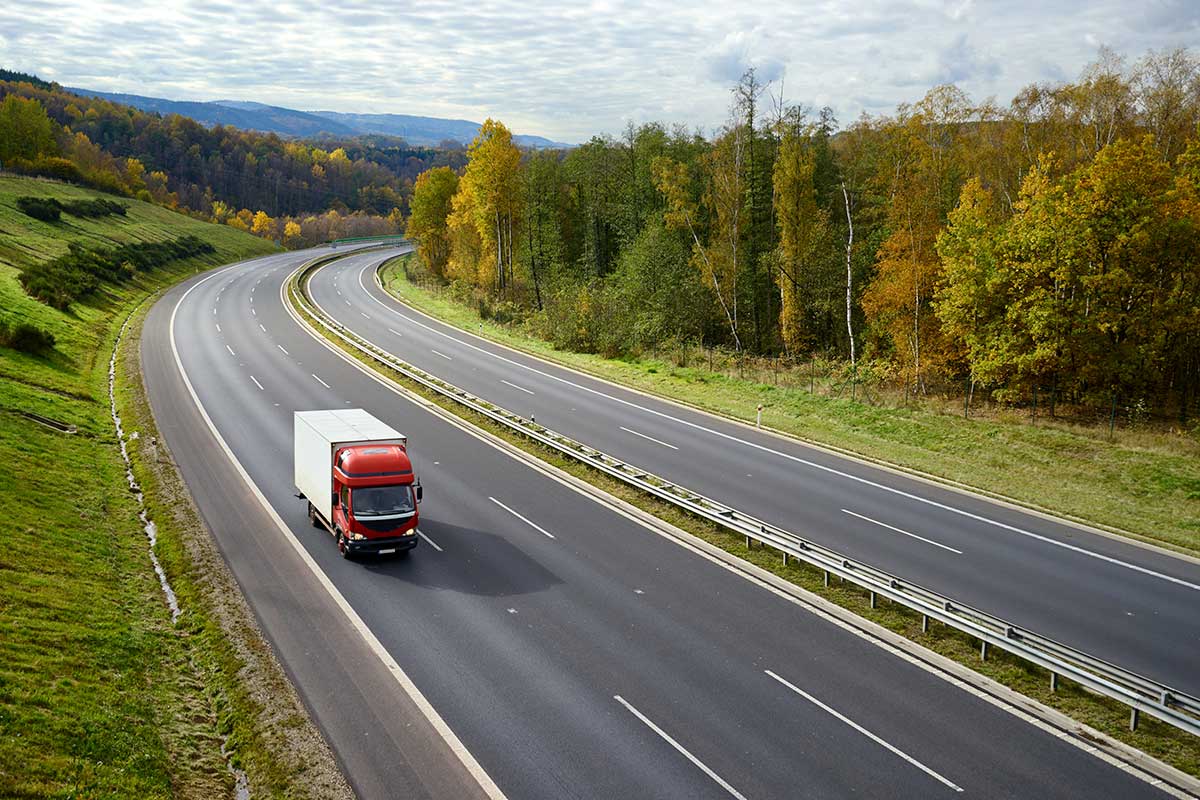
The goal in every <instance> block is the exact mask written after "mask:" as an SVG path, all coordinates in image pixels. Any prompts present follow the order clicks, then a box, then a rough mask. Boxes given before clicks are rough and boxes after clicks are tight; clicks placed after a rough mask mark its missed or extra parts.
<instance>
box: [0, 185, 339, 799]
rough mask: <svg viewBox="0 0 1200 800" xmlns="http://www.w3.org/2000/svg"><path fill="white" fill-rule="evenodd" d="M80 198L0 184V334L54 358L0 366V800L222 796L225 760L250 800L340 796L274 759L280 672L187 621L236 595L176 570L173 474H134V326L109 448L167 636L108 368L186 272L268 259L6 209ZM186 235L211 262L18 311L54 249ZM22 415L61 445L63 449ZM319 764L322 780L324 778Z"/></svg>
mask: <svg viewBox="0 0 1200 800" xmlns="http://www.w3.org/2000/svg"><path fill="white" fill-rule="evenodd" d="M96 194H97V193H96V192H91V191H86V190H82V189H78V188H76V187H71V186H65V185H62V184H57V183H53V182H49V181H42V180H36V179H30V178H11V177H0V319H3V320H4V321H5V322H10V323H12V322H25V321H29V322H33V323H34V324H35V325H37V326H38V327H40V328H42V329H43V330H48V331H50V332H51V333H53V334H54V336H55V338H56V340H57V345H56V347H55V348H54V350H53V351H52V352H50V353H49V354H47V355H46V356H44V357H35V356H32V355H29V354H25V353H19V352H16V351H13V350H9V349H6V348H0V463H4V464H5V466H6V472H5V478H6V480H5V488H4V491H2V492H0V514H2V515H3V517H4V519H6V520H8V524H7V525H6V527H5V530H4V533H3V534H0V535H2V536H3V537H4V544H5V546H4V547H3V548H0V797H14V798H34V797H88V798H126V797H138V798H166V797H181V798H212V797H222V796H225V797H228V796H233V794H234V792H235V788H236V787H235V783H234V780H235V779H234V773H233V772H231V770H230V769H229V767H228V763H229V761H232V762H233V763H234V765H235V766H240V767H242V768H244V769H246V771H247V772H248V773H250V783H251V788H252V790H253V791H254V794H255V795H259V796H285V795H286V796H337V791H336V790H337V788H338V784H337V781H340V780H341V776H340V774H337V773H336V767H335V766H332V765H333V760H332V757H330V756H328V754H327V753H325V754H324V755H322V754H321V752H320V751H319V748H318V749H311V748H310V749H309V750H308V751H305V753H306V754H307V756H308V760H304V759H301V758H299V757H297V756H296V754H295V752H294V750H295V745H294V744H292V743H291V742H284V741H282V740H283V739H285V738H288V737H295V738H296V739H299V740H301V741H303V739H304V735H303V734H304V726H303V723H304V722H305V721H306V718H305V717H304V716H303V711H302V708H301V707H300V706H299V705H298V701H295V696H294V692H291V691H290V688H289V687H288V686H287V682H286V679H285V678H284V677H283V673H282V671H281V670H279V668H278V665H274V668H275V670H276V673H277V678H276V679H275V681H274V682H270V681H268V680H266V679H265V678H264V677H263V676H264V675H267V674H269V670H268V669H266V668H265V667H259V666H257V663H256V662H266V661H268V659H269V656H270V651H269V649H268V648H267V646H266V644H265V643H263V642H262V640H261V639H260V638H257V631H256V629H255V628H254V625H253V618H252V617H251V616H250V615H249V613H248V612H246V613H245V614H244V615H242V616H240V617H239V616H236V615H233V614H230V615H228V617H227V618H226V617H222V616H219V615H218V614H217V613H216V612H210V611H209V609H208V608H206V606H205V605H204V603H203V602H202V601H203V598H204V596H205V595H204V593H205V592H206V591H217V592H220V593H222V594H226V595H228V596H229V602H230V603H233V602H234V601H235V600H240V595H238V593H237V589H236V585H234V584H232V582H222V578H221V573H220V571H219V570H217V569H215V567H214V565H213V564H207V563H196V562H195V561H194V560H192V561H187V560H185V558H184V550H185V548H184V547H183V546H182V545H181V544H180V542H181V541H183V539H182V536H181V535H178V534H177V532H176V531H177V524H176V523H175V522H174V520H173V518H174V516H175V515H177V514H192V513H194V512H193V511H191V510H190V509H191V507H190V505H189V501H188V500H187V496H186V493H185V492H184V491H183V489H182V484H177V485H176V486H175V487H174V488H172V487H171V486H168V485H167V483H166V482H165V480H164V479H163V478H161V477H158V475H157V474H156V470H162V474H167V472H171V473H172V474H174V473H173V472H172V469H171V468H170V464H169V457H167V456H166V455H165V453H163V452H162V451H159V454H158V455H157V456H155V457H153V458H150V457H147V455H146V450H145V448H147V447H148V446H150V445H151V444H152V443H153V442H154V441H155V439H156V437H155V434H154V433H153V427H152V424H153V421H152V419H150V418H149V411H148V408H146V407H145V403H144V396H143V395H142V393H141V392H142V389H141V380H140V370H139V368H138V362H137V345H136V326H130V329H129V330H131V331H134V333H132V334H127V336H129V339H128V340H125V341H124V344H123V346H122V348H121V351H120V356H121V357H120V359H119V362H118V367H119V369H118V392H117V401H118V407H119V409H120V412H121V414H122V415H123V418H124V420H125V427H126V430H127V431H135V430H136V431H138V433H139V436H138V438H137V439H136V440H135V441H134V442H133V445H134V446H133V448H132V451H133V452H132V455H133V459H134V467H135V473H136V477H137V479H138V481H139V482H140V483H141V484H142V487H143V489H145V490H146V492H147V496H146V502H147V504H148V506H149V508H150V511H151V514H152V516H153V517H154V519H155V521H156V523H157V524H158V526H159V542H158V546H157V547H156V552H158V553H159V555H160V556H161V557H162V561H163V563H164V566H165V567H166V570H167V574H168V577H169V579H170V581H171V582H172V585H173V587H174V589H175V591H176V593H177V595H178V596H179V599H180V600H181V602H182V603H183V605H184V614H183V616H181V617H180V620H179V622H178V624H175V625H173V624H172V621H171V615H170V612H169V610H168V608H167V606H166V603H165V602H164V598H163V592H162V589H161V587H160V586H159V582H158V578H157V577H156V575H155V573H154V572H153V570H152V567H151V561H150V557H149V554H148V552H147V547H148V541H147V538H146V535H145V534H144V532H143V530H142V523H141V521H140V520H139V518H138V512H139V505H138V503H137V500H136V498H135V497H134V495H133V494H132V492H131V491H130V488H129V486H128V484H127V482H126V477H125V464H124V461H123V459H122V458H121V454H120V450H119V446H118V442H117V441H116V437H115V434H114V430H113V422H112V419H111V418H110V416H109V401H108V380H107V379H108V361H109V357H110V354H111V353H112V351H113V345H114V342H115V340H116V338H117V335H118V332H119V330H120V328H121V325H122V323H123V322H124V321H125V319H126V318H127V317H128V316H129V314H130V312H131V311H132V310H133V309H134V308H136V307H138V306H139V304H142V303H143V302H144V301H145V300H146V298H149V297H150V296H152V295H153V294H154V293H155V292H157V291H159V290H161V289H162V288H163V287H166V286H169V285H171V284H173V283H175V282H177V281H179V280H181V279H183V278H185V277H187V276H189V275H191V274H194V273H195V272H197V271H199V270H202V269H207V268H209V267H213V266H216V265H218V264H222V263H227V262H231V261H237V260H241V259H244V258H249V257H253V256H256V255H262V254H265V253H268V252H271V251H273V249H274V248H273V247H272V246H271V245H270V244H269V243H266V242H264V241H262V240H260V239H256V238H255V237H252V236H249V235H248V234H244V233H240V232H238V231H235V230H233V229H229V228H222V227H220V226H215V225H209V224H207V223H203V222H198V221H196V220H193V219H190V218H188V217H184V216H182V215H179V214H175V213H173V212H170V211H168V210H166V209H162V208H159V207H156V206H152V205H149V204H146V203H139V202H137V201H133V200H122V201H121V202H123V203H126V204H127V205H128V212H127V215H126V216H125V217H116V216H110V217H102V218H96V219H73V218H66V217H65V216H64V220H63V221H62V222H60V223H44V222H40V221H37V220H34V219H32V218H30V217H27V216H25V215H23V214H21V213H20V212H19V211H18V210H17V209H16V204H15V199H16V198H17V197H20V196H39V197H54V198H57V199H60V200H63V201H70V200H76V199H90V198H92V197H94V196H96ZM185 234H193V235H196V236H198V237H200V238H202V239H204V240H205V241H209V242H210V243H212V244H213V246H214V247H215V248H216V250H217V252H216V253H215V254H214V255H212V256H207V257H203V258H196V259H188V260H183V261H176V262H172V263H170V264H168V265H167V266H165V267H163V268H161V269H158V270H155V271H154V272H151V273H144V274H139V275H137V276H135V278H134V279H133V280H131V281H129V282H127V283H123V284H120V285H117V286H112V285H106V286H104V287H103V288H102V289H101V290H100V291H99V292H97V293H96V294H95V295H94V296H92V297H89V298H88V299H87V300H86V301H82V302H78V303H75V304H74V305H72V306H71V308H70V309H69V310H68V311H66V312H61V311H56V310H54V309H52V308H49V307H47V306H44V305H42V304H40V303H37V302H36V301H34V300H32V299H31V298H29V297H27V296H26V295H25V294H24V292H23V291H22V290H21V287H20V286H19V284H18V283H17V281H16V274H17V272H18V271H19V269H20V268H21V267H23V266H26V265H28V264H31V263H34V262H36V261H40V260H44V259H49V258H52V257H54V256H56V255H59V254H61V253H62V252H63V251H65V250H66V247H67V243H68V242H72V241H77V242H81V243H83V244H86V245H88V246H103V247H111V246H114V245H117V244H121V243H125V242H129V241H165V240H169V239H174V238H176V237H178V236H181V235H185ZM146 307H148V304H145V305H142V308H143V310H144V309H145V308H146ZM23 412H33V413H37V414H41V415H43V416H47V417H51V418H54V419H57V420H61V421H63V422H67V423H71V424H74V425H76V426H77V428H78V432H77V433H75V434H64V433H60V432H58V431H56V430H54V429H52V428H50V427H46V426H43V425H41V424H38V423H37V422H35V421H33V420H31V419H30V418H28V417H26V416H24V414H23ZM163 458H166V459H167V460H166V461H165V462H164V463H159V461H160V459H163ZM175 479H176V480H178V476H177V474H176V475H175ZM198 524H199V523H198V522H196V525H198ZM178 530H180V531H181V530H182V528H178ZM192 530H193V535H194V536H195V537H201V536H206V535H207V534H206V532H205V531H204V530H203V528H200V527H195V528H193V529H192ZM210 546H211V545H210ZM214 558H215V559H216V564H218V565H219V563H220V561H219V556H214ZM235 634H237V636H240V637H241V638H240V639H238V638H237V636H235ZM240 643H248V644H240ZM264 694H267V695H269V696H265V697H264ZM245 695H250V698H249V699H246V698H245ZM253 700H257V701H259V703H260V705H262V706H263V707H266V708H268V711H267V712H264V711H263V710H262V708H259V707H258V706H256V705H254V703H253V702H251V701H253ZM289 702H291V705H289ZM297 709H299V711H297ZM271 713H274V714H277V715H279V716H280V717H281V720H280V722H279V724H278V728H279V730H280V732H279V733H275V734H273V733H272V730H271V729H268V728H266V724H265V722H264V719H263V718H264V716H265V715H266V716H269V714H271ZM297 732H298V733H297ZM317 738H318V740H319V737H317ZM320 744H322V745H323V743H320ZM287 748H292V750H288V749H287ZM226 754H228V761H227V758H226ZM322 758H323V759H324V760H322ZM322 765H327V766H328V767H332V769H333V771H334V773H335V777H336V780H328V779H323V778H322V775H323V774H324V773H323V770H324V769H326V767H324V766H322ZM322 780H325V783H324V784H323V783H322ZM325 785H328V786H329V787H330V790H329V791H323V786H325ZM309 786H315V787H317V788H313V789H310V788H308V787H309ZM341 786H343V787H344V782H343V783H342V784H341ZM310 792H311V794H310Z"/></svg>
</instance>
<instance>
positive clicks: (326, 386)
mask: <svg viewBox="0 0 1200 800" xmlns="http://www.w3.org/2000/svg"><path fill="white" fill-rule="evenodd" d="M308 374H309V375H312V376H313V377H314V378H317V375H316V373H314V372H310V373H308ZM317 383H319V384H321V385H322V386H324V387H325V388H326V389H329V388H332V387H330V385H329V384H328V383H326V382H325V381H323V380H321V379H320V378H317Z"/></svg>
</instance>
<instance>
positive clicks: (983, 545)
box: [309, 257, 1200, 694]
mask: <svg viewBox="0 0 1200 800" xmlns="http://www.w3.org/2000/svg"><path fill="white" fill-rule="evenodd" d="M381 260H382V257H373V258H358V259H349V260H346V261H343V262H337V263H335V264H333V265H331V266H329V267H326V268H324V269H321V270H319V271H318V272H317V273H316V274H315V275H314V276H313V278H312V280H311V281H310V284H309V288H310V292H311V295H312V297H313V299H314V300H315V301H316V302H317V303H318V304H319V305H320V306H321V307H322V308H324V309H325V310H326V311H327V312H329V313H330V314H332V315H333V316H335V317H336V318H337V319H338V320H339V321H340V322H341V323H343V324H344V325H346V326H347V327H348V328H350V329H351V330H353V331H354V332H355V333H357V334H359V335H360V336H363V337H365V338H366V339H368V340H370V341H371V342H373V343H375V344H376V345H378V346H380V347H382V348H384V349H385V350H387V351H388V352H391V353H392V354H394V355H396V356H398V357H400V358H402V359H404V360H405V361H408V362H409V363H411V364H413V365H415V366H417V367H420V368H421V369H423V370H425V371H427V372H429V373H432V374H434V375H437V376H438V377H440V378H442V379H444V380H447V381H449V382H451V383H453V384H455V385H457V386H459V387H461V388H463V389H465V390H467V391H469V392H471V393H473V394H475V395H477V396H479V397H482V398H484V399H486V400H489V401H491V402H493V403H495V404H497V405H500V406H502V407H504V408H507V409H509V410H511V411H514V412H517V413H519V414H522V415H525V416H529V415H533V416H535V417H536V419H537V421H538V422H539V423H541V424H543V425H546V426H548V427H550V428H551V429H553V430H556V431H558V432H559V433H562V434H564V435H566V436H569V437H571V438H573V439H575V440H577V441H580V442H583V443H585V444H588V445H590V446H592V447H595V448H597V449H599V450H602V451H604V452H606V453H609V454H610V455H613V456H615V457H617V458H619V459H621V460H624V461H626V462H628V463H630V464H634V465H637V466H638V467H639V468H641V469H645V470H648V471H650V472H653V473H655V474H657V475H659V476H662V477H664V478H667V479H668V480H670V481H672V482H674V483H677V484H679V485H681V486H684V487H686V488H688V489H690V490H692V491H695V492H699V493H700V494H703V495H706V496H708V497H711V498H713V499H715V500H718V501H720V502H722V503H724V504H726V505H729V506H732V507H735V508H737V509H739V510H741V511H744V512H746V513H748V514H751V515H753V516H756V517H758V518H760V519H763V520H765V521H767V522H770V523H773V524H775V525H778V526H780V527H783V528H785V529H787V530H790V531H792V532H794V533H797V534H799V535H802V536H805V537H807V538H810V539H812V540H815V541H817V542H820V543H822V544H825V545H827V546H829V547H833V548H835V549H837V550H839V551H840V552H842V553H844V554H845V555H848V556H850V557H852V558H855V559H858V560H861V561H864V562H866V563H869V564H872V565H874V566H877V567H879V568H881V569H884V570H887V571H889V572H891V573H893V574H896V575H899V576H901V577H903V578H904V579H906V580H909V581H914V582H916V583H919V584H922V585H924V586H926V587H928V588H930V589H933V590H934V591H937V592H940V593H942V594H944V595H947V596H950V597H953V598H955V599H956V600H957V601H960V602H962V603H966V604H969V605H972V606H975V607H977V608H979V609H982V610H984V611H987V612H989V613H992V614H995V615H997V616H1000V617H1003V618H1004V619H1006V620H1008V621H1010V622H1013V623H1016V624H1018V625H1021V626H1024V627H1027V628H1031V629H1033V630H1035V631H1037V632H1039V633H1041V634H1043V635H1046V636H1050V637H1052V638H1055V639H1058V640H1060V641H1062V642H1064V643H1066V644H1069V645H1072V646H1074V647H1076V648H1079V649H1082V650H1084V651H1087V652H1090V653H1092V654H1093V655H1096V656H1099V657H1101V658H1104V659H1107V660H1109V661H1112V662H1114V663H1117V664H1119V665H1121V666H1123V667H1125V668H1127V669H1131V670H1133V671H1135V672H1139V673H1141V674H1143V675H1146V676H1147V677H1150V678H1153V679H1156V680H1159V681H1161V682H1164V683H1166V684H1168V685H1171V686H1174V687H1175V688H1177V689H1180V690H1182V691H1185V692H1190V693H1193V694H1196V693H1200V668H1198V667H1197V665H1200V562H1198V561H1196V560H1194V559H1191V560H1189V559H1185V558H1180V557H1176V556H1174V555H1171V554H1168V553H1165V552H1163V551H1161V550H1156V549H1150V548H1146V547H1141V546H1138V545H1136V544H1133V543H1130V542H1129V541H1127V540H1125V541H1122V540H1120V539H1118V538H1115V537H1113V536H1107V535H1103V534H1100V533H1098V532H1094V531H1091V530H1089V529H1086V528H1084V527H1081V526H1077V525H1074V524H1071V523H1069V522H1065V521H1061V520H1055V519H1053V518H1050V517H1048V516H1045V515H1041V514H1038V513H1034V512H1029V511H1026V510H1023V509H1020V508H1017V507H1014V506H1012V505H1009V504H1004V503H997V502H993V501H991V500H988V499H986V498H984V497H981V496H979V495H973V494H969V493H965V492H960V491H955V490H953V489H951V488H948V487H945V486H939V485H936V484H933V483H931V482H928V481H924V480H921V479H918V478H914V477H911V476H908V475H905V474H901V473H898V472H896V471H892V470H889V469H885V468H881V467H878V466H874V465H872V464H868V463H866V462H864V461H860V460H856V459H853V458H847V457H844V456H841V455H837V454H834V453H831V452H830V451H827V450H823V449H820V448H817V447H812V446H808V445H806V444H804V443H802V442H799V441H796V440H793V439H786V438H784V437H780V436H776V435H773V434H771V433H769V432H763V431H757V430H755V429H754V428H753V427H751V426H747V425H742V424H739V423H736V422H732V421H728V420H725V419H722V418H718V417H715V416H712V415H708V414H704V413H702V412H699V411H696V410H693V409H690V408H686V407H683V406H681V405H678V404H674V403H670V402H667V401H663V400H660V399H656V398H653V397H649V396H647V395H645V394H642V393H638V392H635V391H630V390H626V389H622V388H620V387H617V386H614V385H613V384H610V383H607V382H604V381H601V380H597V379H595V378H591V377H588V376H585V375H582V374H580V373H578V372H575V371H572V370H569V369H565V368H563V367H559V366H556V365H553V364H550V363H547V362H545V361H543V360H540V359H537V358H534V357H532V356H528V355H525V354H521V353H517V352H515V351H513V350H511V349H508V348H505V347H502V346H500V345H496V344H494V343H491V342H488V341H487V340H484V339H481V338H479V337H476V336H473V335H471V334H469V333H465V332H463V331H461V330H459V329H457V328H454V327H452V326H448V325H445V324H443V323H441V322H438V321H437V320H435V319H433V318H431V317H429V316H427V315H425V314H422V313H420V312H418V311H416V310H414V309H412V308H411V307H409V306H406V305H403V304H402V303H399V302H397V301H396V300H395V299H394V298H392V297H390V296H389V295H387V293H386V292H384V291H383V290H382V289H381V288H380V287H379V286H378V284H377V282H376V281H375V280H374V272H375V268H376V266H377V265H378V264H379V263H380V262H381Z"/></svg>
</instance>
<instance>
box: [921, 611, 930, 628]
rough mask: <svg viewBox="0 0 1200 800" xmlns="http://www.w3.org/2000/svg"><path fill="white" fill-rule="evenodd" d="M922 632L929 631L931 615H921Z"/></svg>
mask: <svg viewBox="0 0 1200 800" xmlns="http://www.w3.org/2000/svg"><path fill="white" fill-rule="evenodd" d="M921 633H929V615H928V614H922V615H921Z"/></svg>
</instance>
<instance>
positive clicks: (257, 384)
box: [250, 375, 266, 392]
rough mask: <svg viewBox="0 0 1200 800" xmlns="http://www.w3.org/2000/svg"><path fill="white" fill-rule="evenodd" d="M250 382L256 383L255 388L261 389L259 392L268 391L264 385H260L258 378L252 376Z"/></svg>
mask: <svg viewBox="0 0 1200 800" xmlns="http://www.w3.org/2000/svg"><path fill="white" fill-rule="evenodd" d="M250 380H252V381H254V385H255V386H257V387H258V388H259V390H260V391H264V392H265V391H266V389H263V385H262V384H261V383H259V382H258V378H256V377H254V376H253V375H251V376H250Z"/></svg>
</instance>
